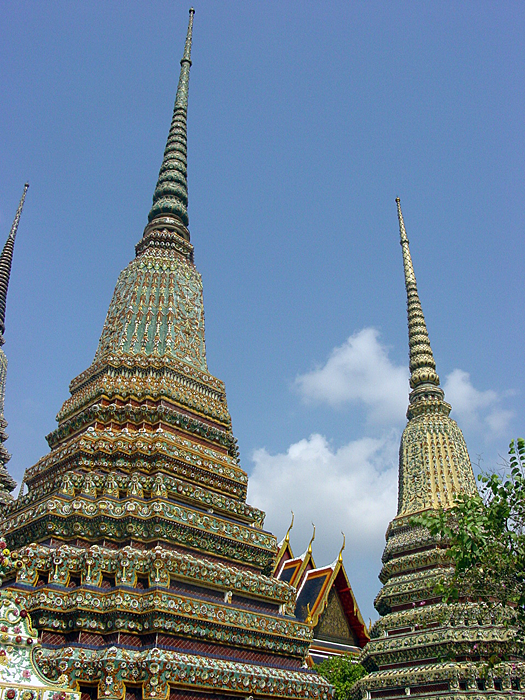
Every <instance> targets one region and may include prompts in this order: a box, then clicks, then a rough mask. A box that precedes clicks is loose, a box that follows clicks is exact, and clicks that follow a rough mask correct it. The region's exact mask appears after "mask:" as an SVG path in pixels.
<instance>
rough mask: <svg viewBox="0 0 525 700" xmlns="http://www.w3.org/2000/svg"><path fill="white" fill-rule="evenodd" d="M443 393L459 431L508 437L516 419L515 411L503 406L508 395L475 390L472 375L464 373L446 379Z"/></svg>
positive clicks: (454, 374)
mask: <svg viewBox="0 0 525 700" xmlns="http://www.w3.org/2000/svg"><path fill="white" fill-rule="evenodd" d="M443 389H444V390H445V396H446V399H447V401H448V402H449V403H450V404H451V405H452V408H453V411H454V414H455V417H456V419H457V421H458V423H459V425H460V427H465V428H466V429H470V430H476V431H479V432H482V431H483V432H485V434H486V435H488V436H489V437H497V436H500V435H505V434H507V435H508V433H509V431H510V422H511V420H512V418H513V417H514V412H513V411H511V410H509V409H506V408H504V407H503V406H502V401H503V399H504V397H505V396H507V395H508V393H507V394H499V393H497V392H496V391H493V390H492V389H487V390H486V391H480V390H479V389H476V388H475V387H474V386H473V385H472V382H471V379H470V374H469V373H468V372H464V371H463V370H462V369H455V370H453V371H452V372H451V373H450V374H449V375H448V376H447V378H446V381H445V384H444V386H443Z"/></svg>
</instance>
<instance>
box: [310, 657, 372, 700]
mask: <svg viewBox="0 0 525 700" xmlns="http://www.w3.org/2000/svg"><path fill="white" fill-rule="evenodd" d="M315 670H316V671H317V672H318V673H319V674H320V675H321V676H323V678H326V680H327V681H328V682H329V683H331V684H332V685H333V686H334V689H335V700H347V698H348V697H349V696H350V689H351V688H352V686H353V685H354V684H355V683H356V682H357V681H358V680H359V679H360V678H362V677H363V676H366V675H367V672H366V670H365V669H364V668H363V666H361V664H358V663H356V662H355V661H352V659H351V657H349V656H333V657H332V658H330V659H325V660H324V661H321V663H320V664H318V665H317V666H316V667H315Z"/></svg>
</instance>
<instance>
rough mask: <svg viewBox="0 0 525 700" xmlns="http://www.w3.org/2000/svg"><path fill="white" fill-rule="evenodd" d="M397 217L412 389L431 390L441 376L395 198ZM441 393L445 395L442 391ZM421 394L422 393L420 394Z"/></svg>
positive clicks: (437, 385) (401, 215)
mask: <svg viewBox="0 0 525 700" xmlns="http://www.w3.org/2000/svg"><path fill="white" fill-rule="evenodd" d="M396 204H397V216H398V219H399V233H400V237H401V241H400V242H401V248H402V250H403V267H404V270H405V287H406V292H407V312H408V344H409V353H410V386H411V388H412V389H413V390H414V389H417V388H418V387H423V385H426V389H427V390H428V389H429V388H431V387H436V388H437V387H439V377H438V375H437V372H436V363H435V361H434V355H433V354H432V348H431V347H430V339H429V337H428V331H427V326H426V323H425V317H424V316H423V309H422V308H421V302H420V300H419V294H418V291H417V284H416V276H415V274H414V267H413V265H412V258H411V256H410V248H409V244H408V237H407V233H406V229H405V222H404V221H403V213H402V211H401V200H400V199H399V197H397V199H396ZM439 392H440V393H441V395H442V396H443V391H442V390H441V389H440V390H439ZM417 393H420V392H417ZM416 397H417V394H414V392H412V394H411V396H410V401H411V402H412V401H413V400H414V399H415V398H416Z"/></svg>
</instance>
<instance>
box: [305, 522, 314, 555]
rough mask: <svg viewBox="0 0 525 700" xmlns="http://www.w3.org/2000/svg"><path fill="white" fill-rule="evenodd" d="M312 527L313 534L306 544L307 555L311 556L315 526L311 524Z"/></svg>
mask: <svg viewBox="0 0 525 700" xmlns="http://www.w3.org/2000/svg"><path fill="white" fill-rule="evenodd" d="M312 527H313V529H314V531H313V533H312V539H311V540H310V542H309V543H308V550H307V552H308V554H311V553H312V544H313V542H314V540H315V525H314V524H313V523H312Z"/></svg>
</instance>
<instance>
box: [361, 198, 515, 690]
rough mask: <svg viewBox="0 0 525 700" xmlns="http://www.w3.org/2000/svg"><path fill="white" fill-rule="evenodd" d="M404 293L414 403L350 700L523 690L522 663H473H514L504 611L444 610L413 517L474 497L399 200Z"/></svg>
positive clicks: (434, 553)
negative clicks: (487, 664) (489, 663)
mask: <svg viewBox="0 0 525 700" xmlns="http://www.w3.org/2000/svg"><path fill="white" fill-rule="evenodd" d="M396 203H397V213H398V218H399V229H400V237H401V248H402V252H403V266H404V273H405V286H406V293H407V311H408V340H409V356H410V388H411V391H410V397H409V405H408V410H407V419H408V421H407V425H406V427H405V429H404V431H403V435H402V438H401V446H400V450H399V497H398V510H397V515H396V517H395V518H394V520H392V522H391V523H390V525H389V527H388V530H387V533H386V541H387V542H386V547H385V550H384V553H383V568H382V570H381V574H380V576H379V578H380V580H381V582H382V584H383V588H382V589H381V591H380V592H379V594H378V596H377V598H376V600H375V607H376V609H377V611H378V612H379V614H380V615H382V616H383V617H382V618H381V619H380V620H378V622H376V623H375V624H374V626H373V627H372V630H371V640H370V642H369V644H368V646H367V647H365V649H364V650H363V652H362V655H361V663H363V665H364V666H365V667H366V668H367V669H368V670H369V671H370V672H371V673H370V675H368V676H367V677H366V678H364V679H362V680H361V681H359V683H358V684H357V685H356V686H355V687H354V689H353V697H354V698H365V697H366V698H405V697H406V695H411V694H416V695H418V697H432V698H447V697H458V694H459V693H461V692H463V691H470V692H472V693H473V694H474V693H475V694H476V697H480V696H483V695H487V696H489V695H490V696H491V697H493V696H494V692H495V690H506V689H510V688H511V687H519V683H520V680H519V678H520V677H521V678H522V679H525V673H524V671H523V665H522V664H520V663H517V664H516V663H514V664H510V663H509V664H502V665H500V666H499V670H498V671H497V673H496V671H495V672H494V675H491V674H490V673H489V674H487V673H486V668H485V671H483V666H480V665H479V663H478V662H479V661H480V660H481V661H483V660H487V659H489V658H491V657H499V658H502V659H503V658H506V659H508V658H509V657H510V658H512V655H513V654H514V653H515V650H514V646H513V643H512V641H511V640H512V633H511V632H510V630H509V629H508V627H506V626H505V620H504V619H503V613H502V611H501V610H499V609H495V610H494V611H490V610H487V609H486V608H483V609H482V608H481V607H480V606H479V605H477V604H475V603H470V602H461V603H458V604H450V605H448V604H445V603H442V602H441V598H440V597H439V595H438V594H437V593H436V584H438V583H439V582H440V581H441V580H442V579H443V577H444V576H447V575H450V573H451V571H452V569H451V564H450V561H449V559H448V557H447V547H446V543H445V542H443V541H441V540H440V539H439V538H437V537H433V536H431V534H430V533H429V531H428V530H427V529H426V528H425V527H423V526H421V525H418V524H417V523H416V521H415V520H414V517H415V516H417V515H418V514H421V513H423V512H428V511H435V510H437V509H439V508H449V507H450V506H452V505H453V504H454V499H455V498H456V496H458V495H460V494H475V493H476V484H475V480H474V474H473V471H472V466H471V464H470V459H469V456H468V451H467V446H466V444H465V439H464V437H463V434H462V432H461V430H460V429H459V427H458V425H457V423H456V422H455V421H454V420H453V419H452V418H450V416H449V414H450V411H451V406H450V405H449V404H448V403H447V402H446V401H445V400H444V392H443V389H441V387H440V385H439V376H438V374H437V372H436V363H435V361H434V355H433V353H432V348H431V346H430V340H429V336H428V331H427V327H426V323H425V317H424V316H423V310H422V307H421V302H420V299H419V294H418V290H417V284H416V277H415V274H414V268H413V265H412V258H411V255H410V248H409V243H408V237H407V234H406V229H405V224H404V221H403V215H402V212H401V203H400V201H399V199H396Z"/></svg>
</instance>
